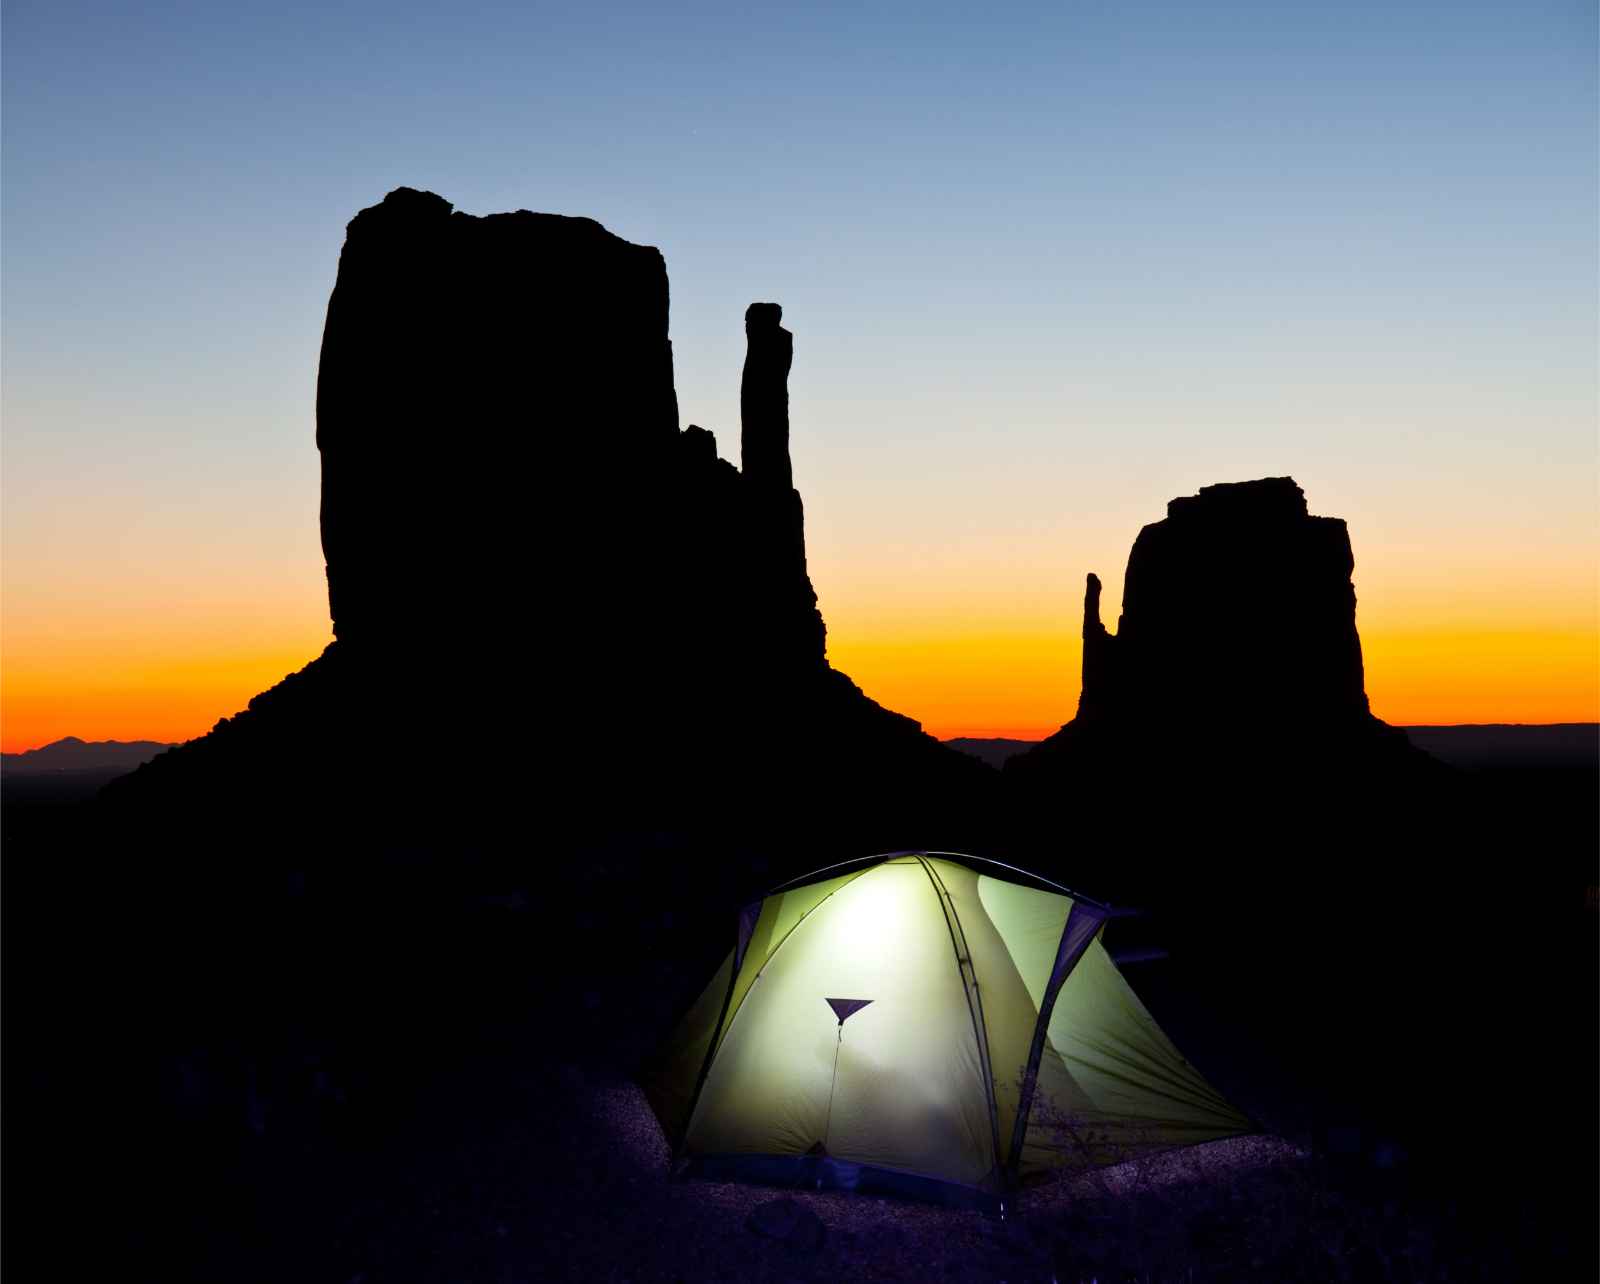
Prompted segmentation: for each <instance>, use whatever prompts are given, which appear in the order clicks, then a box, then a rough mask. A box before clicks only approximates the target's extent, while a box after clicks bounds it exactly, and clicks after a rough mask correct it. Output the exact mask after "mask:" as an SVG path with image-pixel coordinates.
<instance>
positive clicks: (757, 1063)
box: [646, 852, 1254, 1205]
mask: <svg viewBox="0 0 1600 1284" xmlns="http://www.w3.org/2000/svg"><path fill="white" fill-rule="evenodd" d="M974 864H976V865H981V866H983V867H984V868H990V867H992V868H994V869H995V870H996V871H997V874H989V873H984V872H979V870H978V869H975V868H973V867H972V865H974ZM836 868H838V867H836ZM821 873H823V874H827V873H829V871H826V870H824V871H821ZM999 874H1005V875H1007V876H1006V877H1001V876H999ZM809 877H810V878H811V879H813V880H816V881H802V882H800V883H799V885H788V886H786V887H783V888H780V889H778V890H777V891H775V892H772V893H770V894H769V895H768V896H766V897H765V899H763V900H761V901H759V902H757V903H755V904H752V905H750V906H747V907H746V908H745V910H744V911H743V912H742V913H741V915H740V921H739V929H738V937H737V941H736V943H735V945H734V948H733V950H732V951H731V952H730V953H729V955H728V958H727V959H726V960H725V961H724V962H723V965H722V967H721V969H720V970H719V971H718V972H717V974H716V976H715V977H713V978H712V981H711V983H710V984H709V985H708V986H707V987H706V989H705V991H704V993H702V994H701V996H700V998H699V999H698V1000H697V1001H696V1003H695V1004H694V1006H693V1007H692V1008H691V1009H690V1011H689V1013H688V1015H687V1016H686V1017H685V1018H684V1019H683V1021H682V1022H681V1024H680V1025H679V1026H678V1028H677V1030H676V1031H675V1032H674V1034H673V1036H672V1038H671V1039H670V1040H669V1042H668V1044H667V1046H666V1048H665V1049H664V1051H663V1053H662V1055H661V1057H660V1058H659V1060H658V1062H657V1063H656V1065H655V1066H654V1068H653V1070H652V1072H651V1073H650V1075H649V1076H648V1078H647V1082H646V1093H647V1095H648V1097H649V1099H650V1103H651V1105H652V1106H653V1107H654V1109H655V1112H656V1114H657V1116H658V1118H659V1119H660V1120H661V1123H662V1125H663V1127H664V1128H665V1129H666V1132H667V1136H668V1138H669V1139H670V1140H671V1141H672V1143H673V1146H674V1149H675V1153H676V1155H677V1157H678V1158H679V1159H680V1160H682V1161H685V1167H686V1169H687V1171H690V1172H695V1173H699V1174H701V1175H705V1176H711V1177H720V1178H745V1179H750V1180H757V1181H769V1182H777V1183H782V1184H794V1185H800V1184H805V1185H822V1186H829V1187H844V1188H864V1189H877V1190H888V1191H898V1192H901V1193H908V1194H918V1195H922V1196H926V1197H932V1198H942V1199H949V1200H955V1201H960V1202H975V1203H979V1204H991V1205H992V1204H995V1203H998V1202H999V1201H1000V1200H1001V1199H1002V1197H1003V1196H1004V1195H1005V1194H1006V1193H1007V1192H1008V1191H1010V1190H1012V1189H1014V1188H1015V1187H1016V1186H1017V1185H1018V1184H1020V1183H1024V1182H1027V1181H1029V1180H1030V1179H1034V1180H1036V1179H1038V1178H1041V1177H1044V1176H1047V1175H1049V1174H1051V1173H1052V1172H1056V1171H1060V1170H1070V1169H1074V1168H1087V1167H1093V1166H1099V1165H1104V1164H1109V1163H1116V1162H1119V1161H1120V1160H1123V1159H1127V1158H1132V1157H1134V1156H1136V1155H1139V1154H1147V1153H1150V1152H1151V1151H1153V1150H1161V1149H1168V1148H1171V1147H1175V1146H1182V1145H1188V1144H1191V1143H1194V1142H1201V1141H1211V1140H1215V1139H1217V1138H1221V1137H1230V1136H1236V1135H1238V1134H1240V1133H1245V1132H1251V1131H1254V1129H1253V1127H1252V1125H1251V1124H1250V1122H1249V1121H1248V1120H1247V1119H1246V1118H1245V1117H1244V1116H1243V1115H1241V1114H1240V1113H1239V1112H1238V1111H1237V1110H1235V1109H1234V1108H1233V1107H1232V1106H1230V1105H1229V1104H1228V1103H1227V1101H1225V1100H1224V1099H1223V1098H1222V1097H1220V1096H1219V1095H1218V1094H1217V1093H1216V1092H1215V1091H1214V1090H1213V1089H1212V1088H1211V1087H1210V1085H1209V1084H1207V1083H1206V1081H1205V1080H1204V1079H1202V1078H1201V1077H1200V1075H1199V1074H1198V1073H1196V1071H1195V1070H1194V1068H1193V1067H1192V1066H1190V1065H1189V1063H1188V1062H1187V1061H1185V1060H1184V1059H1183V1057H1182V1056H1180V1055H1179V1053H1178V1051H1177V1049H1176V1048H1174V1047H1173V1045H1172V1043H1171V1042H1170V1041H1169V1040H1168V1039H1167V1037H1166V1036H1165V1035H1164V1034H1163V1033H1162V1032H1161V1030H1160V1029H1159V1028H1158V1027H1157V1025H1156V1023H1155V1021H1154V1020H1153V1019H1152V1018H1151V1016H1150V1013H1149V1012H1147V1011H1146V1010H1145V1007H1144V1005H1143V1004H1142V1003H1140V1002H1139V999H1138V998H1137V996H1136V995H1135V994H1134V993H1133V991H1132V990H1131V989H1129V988H1128V984H1127V982H1126V981H1124V980H1123V979H1122V975H1121V974H1120V973H1119V972H1118V971H1117V968H1116V966H1115V965H1114V964H1113V963H1112V961H1111V958H1110V956H1109V955H1108V954H1107V953H1106V951H1105V948H1104V946H1103V945H1102V944H1101V942H1100V933H1101V928H1102V927H1103V926H1104V924H1105V921H1106V919H1107V917H1108V913H1109V911H1108V910H1107V909H1106V907H1104V906H1101V905H1098V904H1095V903H1094V902H1091V901H1088V900H1085V899H1083V898H1082V897H1077V896H1074V895H1072V894H1069V893H1067V892H1066V889H1064V888H1063V889H1058V890H1045V889H1044V888H1041V887H1039V886H1037V884H1038V883H1041V882H1043V880H1035V879H1032V878H1031V876H1029V875H1025V874H1020V873H1019V872H1017V871H1012V870H1010V869H1009V868H1008V867H1006V866H991V865H990V863H989V862H982V861H977V862H974V861H973V859H972V858H970V857H953V854H952V853H928V852H903V853H897V854H895V855H890V856H882V857H874V858H873V859H872V861H871V863H868V864H865V865H863V866H858V867H855V868H852V869H850V870H849V872H846V873H841V874H838V875H836V876H834V877H823V878H818V876H817V875H811V876H809ZM1022 880H1026V882H1025V881H1022ZM1030 883H1031V884H1035V885H1028V884H1030ZM1047 886H1050V887H1053V886H1054V885H1053V884H1049V885H1047Z"/></svg>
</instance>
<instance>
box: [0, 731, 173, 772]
mask: <svg viewBox="0 0 1600 1284" xmlns="http://www.w3.org/2000/svg"><path fill="white" fill-rule="evenodd" d="M170 748H172V746H171V745H170V744H168V743H166V742H164V741H160V740H80V739H79V738H78V737H77V736H63V737H62V738H61V739H60V740H55V741H52V742H51V743H50V744H47V745H40V746H39V747H38V748H37V749H24V750H23V751H22V752H21V753H0V770H3V771H5V772H6V773H8V774H10V773H13V772H15V773H18V774H30V775H31V774H38V773H41V772H62V771H94V772H103V771H108V770H115V769H120V770H122V771H132V770H133V769H134V768H135V767H138V766H142V765H143V764H144V763H147V762H149V761H150V759H152V758H154V757H155V756H156V755H157V754H158V753H162V752H163V751H165V750H167V749H170Z"/></svg>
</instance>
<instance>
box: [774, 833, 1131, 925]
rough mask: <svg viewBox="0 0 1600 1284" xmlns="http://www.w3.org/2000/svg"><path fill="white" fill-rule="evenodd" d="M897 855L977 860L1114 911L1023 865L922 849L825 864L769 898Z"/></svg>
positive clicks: (968, 854) (1076, 898) (782, 886)
mask: <svg viewBox="0 0 1600 1284" xmlns="http://www.w3.org/2000/svg"><path fill="white" fill-rule="evenodd" d="M897 856H951V857H954V858H955V859H956V860H968V861H978V862H980V863H981V864H984V865H993V866H994V867H995V868H996V869H1008V870H1010V871H1011V872H1012V873H1013V874H1021V875H1023V877H1025V878H1031V879H1033V880H1034V881H1035V882H1036V883H1044V884H1045V885H1046V886H1048V887H1053V888H1054V889H1055V890H1056V891H1058V892H1060V893H1061V894H1062V895H1064V896H1070V897H1071V898H1072V899H1073V900H1074V901H1082V902H1083V903H1084V904H1086V905H1093V906H1095V907H1097V908H1099V909H1103V910H1107V911H1110V910H1111V908H1112V907H1111V904H1110V902H1108V901H1101V900H1096V899H1095V898H1094V897H1092V896H1085V895H1084V894H1083V893H1082V892H1075V891H1073V890H1072V888H1070V887H1066V886H1064V885H1063V884H1061V883H1058V882H1056V881H1055V879H1053V878H1046V877H1045V876H1044V875H1043V874H1035V873H1034V872H1033V871H1032V870H1031V869H1023V868H1022V867H1021V866H1020V865H1008V864H1006V863H1005V861H1003V860H994V859H992V858H991V857H988V856H974V855H973V854H972V853H971V852H943V851H927V850H924V849H922V848H917V849H915V850H911V851H903V852H877V853H875V854H873V855H871V856H856V857H853V858H852V859H850V860H842V861H839V862H838V863H837V864H834V865H824V866H823V867H822V868H821V869H814V870H812V871H811V872H810V873H809V874H801V875H799V876H797V877H795V878H791V879H790V880H789V881H788V882H786V883H779V884H778V885H777V886H776V887H774V888H772V889H771V890H770V891H769V892H768V893H767V895H768V896H771V895H772V894H773V893H774V892H782V891H787V890H788V889H789V888H791V887H796V886H799V885H801V884H804V883H809V882H810V881H812V880H813V879H814V878H816V877H817V876H818V875H819V874H826V873H828V872H829V871H830V870H835V869H843V868H844V867H845V866H846V865H859V864H862V863H863V862H866V861H875V860H894V859H895V858H896V857H897Z"/></svg>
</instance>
